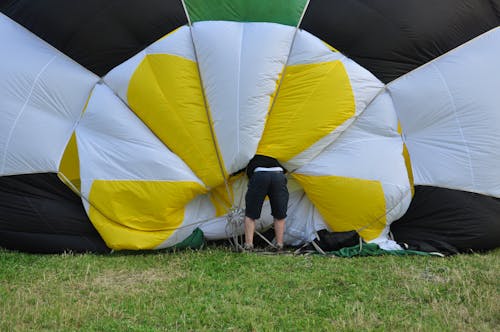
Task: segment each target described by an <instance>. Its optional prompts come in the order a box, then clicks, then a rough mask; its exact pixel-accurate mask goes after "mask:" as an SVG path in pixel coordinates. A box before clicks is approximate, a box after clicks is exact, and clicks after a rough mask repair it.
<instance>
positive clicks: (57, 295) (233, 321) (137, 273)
mask: <svg viewBox="0 0 500 332" xmlns="http://www.w3.org/2000/svg"><path fill="white" fill-rule="evenodd" d="M499 272H500V250H496V251H494V252H490V253H487V254H473V255H458V256H453V257H448V258H439V257H421V256H405V257H396V256H384V257H382V256H379V257H365V258H351V259H348V258H328V257H322V256H265V255H255V254H238V253H233V252H231V251H230V250H229V249H224V248H211V249H206V250H202V251H197V252H196V251H181V252H174V253H154V252H153V253H140V254H139V253H137V254H126V253H114V254H110V255H102V256H101V255H92V254H85V255H72V254H64V255H46V256H44V255H31V254H21V253H15V252H9V251H4V250H0V331H363V330H364V331H404V330H408V331H495V330H496V331H500V297H499V294H500V281H499Z"/></svg>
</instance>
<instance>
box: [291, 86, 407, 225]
mask: <svg viewBox="0 0 500 332" xmlns="http://www.w3.org/2000/svg"><path fill="white" fill-rule="evenodd" d="M397 124H398V120H397V117H396V113H395V111H394V106H393V105H392V101H391V99H390V97H389V95H388V94H387V93H384V94H382V95H380V96H379V97H377V99H376V100H374V101H373V102H372V103H371V104H370V106H369V107H368V108H367V109H366V110H365V111H364V112H363V114H362V115H360V116H359V117H358V118H357V120H356V121H355V122H354V123H353V124H352V125H351V127H349V128H348V129H347V130H346V131H345V132H344V133H343V134H342V135H341V136H340V137H339V138H338V139H337V140H336V141H335V142H334V143H333V144H331V145H330V146H328V147H327V148H326V149H325V150H324V151H323V152H322V153H321V154H320V155H319V156H318V157H317V158H315V159H314V160H313V161H312V162H310V163H309V164H307V165H305V166H303V167H301V168H299V169H298V170H297V171H296V172H297V173H300V174H308V175H317V176H321V175H335V176H344V177H351V178H359V179H365V180H376V181H380V182H381V184H382V187H383V190H384V194H385V200H386V208H387V211H386V212H387V221H388V223H389V222H392V221H394V220H396V219H398V218H399V217H401V216H402V215H403V214H404V213H405V212H406V210H407V209H408V206H409V204H410V200H411V190H410V183H409V179H408V173H407V170H406V165H405V161H404V158H403V141H402V138H401V136H400V135H399V134H398V132H397Z"/></svg>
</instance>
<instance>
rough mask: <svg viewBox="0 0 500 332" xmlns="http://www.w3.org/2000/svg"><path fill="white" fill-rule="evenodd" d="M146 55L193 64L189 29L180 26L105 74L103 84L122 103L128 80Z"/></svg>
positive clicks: (194, 58) (193, 57)
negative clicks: (184, 59)
mask: <svg viewBox="0 0 500 332" xmlns="http://www.w3.org/2000/svg"><path fill="white" fill-rule="evenodd" d="M148 54H170V55H177V56H179V57H183V58H186V59H188V60H191V61H193V62H194V61H196V57H195V54H194V48H193V41H192V39H191V32H190V30H189V27H187V26H182V27H180V28H179V29H177V30H174V31H172V32H171V33H169V34H167V35H166V36H165V37H163V38H161V39H159V40H158V41H156V42H154V43H153V44H151V45H150V46H148V47H147V48H146V49H145V50H143V51H141V52H139V53H138V54H136V55H134V56H133V57H132V58H130V59H129V60H127V61H125V62H124V63H122V64H120V65H119V66H117V67H115V68H113V69H112V70H111V71H110V72H109V73H108V74H106V76H105V77H104V79H103V80H104V82H105V83H106V84H107V85H108V86H109V87H110V88H111V89H112V90H113V91H115V92H116V94H117V95H118V96H120V98H121V99H122V100H123V101H125V102H128V99H127V91H128V85H129V82H130V79H131V78H132V75H133V74H134V72H135V70H136V69H137V67H138V66H139V64H140V63H141V62H142V60H144V58H145V57H146V55H148Z"/></svg>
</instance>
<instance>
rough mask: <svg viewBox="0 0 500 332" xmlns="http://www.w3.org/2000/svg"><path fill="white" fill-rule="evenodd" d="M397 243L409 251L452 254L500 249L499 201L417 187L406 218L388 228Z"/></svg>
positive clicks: (436, 188)
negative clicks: (408, 248)
mask: <svg viewBox="0 0 500 332" xmlns="http://www.w3.org/2000/svg"><path fill="white" fill-rule="evenodd" d="M391 232H392V234H393V236H394V239H395V241H396V242H404V243H407V244H408V245H409V246H410V249H415V250H421V251H427V252H429V251H439V252H443V253H446V254H455V253H462V252H471V251H485V250H490V249H494V248H497V247H500V199H498V198H494V197H490V196H485V195H480V194H475V193H470V192H465V191H458V190H451V189H445V188H438V187H432V186H416V187H415V195H414V197H413V199H412V202H411V204H410V207H409V209H408V211H407V212H406V214H405V215H404V216H403V217H402V218H401V219H399V220H397V221H395V222H394V223H392V224H391Z"/></svg>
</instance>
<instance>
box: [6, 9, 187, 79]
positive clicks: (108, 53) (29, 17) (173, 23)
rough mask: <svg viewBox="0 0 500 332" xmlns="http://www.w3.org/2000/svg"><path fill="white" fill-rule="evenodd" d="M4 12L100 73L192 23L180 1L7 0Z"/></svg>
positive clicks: (101, 74)
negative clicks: (188, 21)
mask: <svg viewBox="0 0 500 332" xmlns="http://www.w3.org/2000/svg"><path fill="white" fill-rule="evenodd" d="M0 11H2V12H3V13H4V14H5V15H7V16H9V17H10V18H12V19H13V20H15V21H16V22H18V23H20V24H21V25H23V26H24V27H26V28H27V29H29V30H30V31H32V32H33V33H35V34H36V35H38V36H39V37H40V38H42V39H44V40H45V41H47V42H48V43H50V44H51V45H53V46H54V47H56V48H57V49H59V50H60V51H61V52H63V53H65V54H66V55H68V56H69V57H71V58H72V59H74V60H76V61H77V62H79V63H80V64H82V65H83V66H85V67H86V68H88V69H90V70H91V71H93V72H94V73H96V74H97V75H99V76H103V75H104V74H106V73H107V72H108V71H109V70H111V69H112V68H113V67H115V66H117V65H118V64H120V63H122V62H123V61H125V60H127V59H128V58H130V57H131V56H133V55H135V54H136V53H138V52H139V51H141V50H143V49H144V48H145V47H146V46H148V45H149V44H151V43H153V42H154V41H156V40H158V39H159V38H161V37H163V36H164V35H165V34H167V33H169V32H171V31H172V30H174V29H176V28H178V27H179V26H182V25H184V24H186V23H187V18H186V15H185V12H184V9H183V7H182V3H181V1H180V0H71V1H68V0H44V1H36V0H7V1H0Z"/></svg>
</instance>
